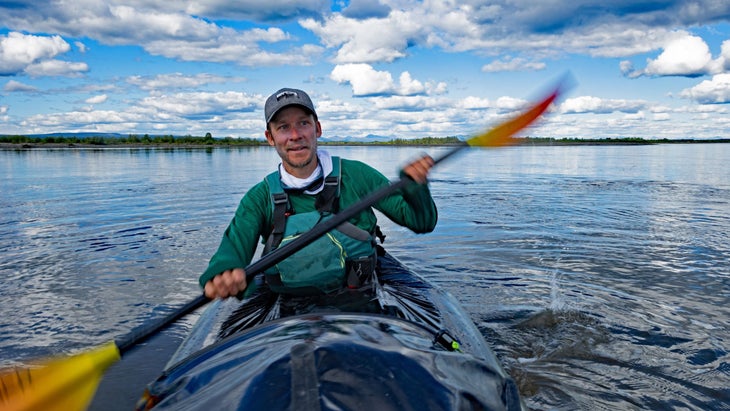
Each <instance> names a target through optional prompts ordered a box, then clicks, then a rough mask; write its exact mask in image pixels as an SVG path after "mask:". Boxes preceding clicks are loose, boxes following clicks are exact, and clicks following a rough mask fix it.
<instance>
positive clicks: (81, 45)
mask: <svg viewBox="0 0 730 411" xmlns="http://www.w3.org/2000/svg"><path fill="white" fill-rule="evenodd" d="M74 46H76V48H77V49H78V50H79V53H82V54H83V53H86V52H87V51H88V50H89V49H88V47H86V44H84V43H82V42H80V41H74Z"/></svg>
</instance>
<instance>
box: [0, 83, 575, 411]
mask: <svg viewBox="0 0 730 411" xmlns="http://www.w3.org/2000/svg"><path fill="white" fill-rule="evenodd" d="M561 92H562V90H561V87H557V88H556V89H555V90H554V91H553V92H551V93H550V94H549V95H548V96H547V97H545V98H544V99H542V100H541V101H539V102H538V103H537V104H535V105H534V106H532V107H531V108H530V109H529V110H527V111H526V112H524V113H523V114H521V115H519V116H517V117H515V118H512V119H510V120H508V121H505V122H503V123H501V124H499V125H497V126H496V127H494V128H493V129H491V130H489V131H487V132H485V133H483V134H480V135H478V136H475V137H473V138H471V139H469V140H467V141H466V142H464V143H463V144H459V145H457V146H455V147H454V148H452V149H451V150H449V151H447V152H446V153H444V154H443V155H441V156H440V157H438V158H435V159H434V161H435V163H436V164H438V163H440V162H442V161H444V160H446V159H447V158H449V157H451V156H452V155H454V154H456V153H457V152H459V151H461V150H462V149H463V148H465V147H470V146H471V147H499V146H504V145H508V144H512V143H515V142H516V140H515V139H514V138H513V136H514V134H515V133H517V132H518V131H520V130H522V129H523V128H525V127H527V126H528V125H529V124H531V123H532V122H533V121H534V120H535V119H537V118H538V117H539V116H540V115H541V114H542V113H543V112H544V111H545V110H546V109H547V108H548V107H549V106H550V104H551V103H552V102H553V101H554V100H555V99H556V98H557V97H558V96H559V95H560V94H561ZM411 183H412V180H411V179H410V178H407V177H405V178H401V179H400V180H398V181H396V182H394V183H391V184H390V185H387V186H384V187H383V188H381V189H379V190H377V191H375V192H373V193H371V194H370V195H368V196H366V197H364V198H362V199H361V200H360V201H358V202H357V203H355V204H354V205H352V206H350V207H348V208H347V209H345V210H343V211H341V212H340V213H338V214H336V215H334V216H333V217H332V218H331V219H329V220H327V221H325V222H323V223H320V224H317V225H316V226H314V227H313V228H312V229H311V230H310V231H308V232H306V233H304V234H302V235H301V236H299V237H298V238H297V239H295V240H293V241H291V242H289V243H287V244H285V245H283V246H281V247H279V248H277V249H275V250H274V251H272V252H271V253H269V254H267V255H265V256H263V257H262V258H260V259H259V260H257V261H256V262H254V263H252V264H250V265H249V266H248V267H246V268H245V271H246V279H247V281H248V282H249V283H251V281H253V277H254V276H255V275H257V274H258V273H261V272H262V271H264V270H265V269H267V268H268V267H270V266H272V265H274V264H277V263H278V262H280V261H282V260H283V259H285V258H287V257H289V256H290V255H292V254H294V253H295V252H297V251H299V250H300V249H302V248H304V247H305V246H306V245H307V244H309V243H310V242H312V241H314V240H316V239H317V238H319V237H321V236H323V235H324V234H326V233H327V232H329V231H331V230H332V229H334V228H335V227H337V226H339V225H340V224H342V223H344V222H345V221H347V220H349V219H350V218H352V217H354V216H355V215H357V214H358V213H360V212H362V211H363V210H365V209H366V208H368V207H370V206H372V205H373V204H375V203H376V202H378V201H380V200H381V199H383V198H385V197H387V196H389V195H391V194H393V193H395V192H396V191H397V190H400V189H402V188H403V187H405V186H406V185H407V184H411ZM208 301H209V299H208V298H207V297H205V296H204V295H201V296H199V297H197V298H196V299H194V300H193V301H190V302H189V303H187V304H186V305H184V306H183V307H180V308H178V309H176V310H175V311H174V312H173V313H171V314H169V315H167V316H166V317H164V318H161V319H159V320H156V321H153V322H150V323H148V324H146V325H143V326H142V327H140V328H138V329H135V330H133V331H132V332H130V333H128V334H127V335H125V336H123V337H121V338H120V339H117V340H116V341H113V342H109V343H107V344H104V345H102V346H100V347H97V348H94V349H91V350H88V351H86V352H83V353H80V354H76V355H73V356H69V357H62V358H56V359H51V360H46V361H43V362H40V363H38V365H37V366H36V367H27V368H21V367H16V368H12V369H10V370H5V371H4V372H2V373H0V408H2V409H3V410H59V411H70V410H83V409H86V407H87V406H88V404H89V402H90V401H91V399H92V398H93V395H94V392H95V391H96V387H97V385H98V384H99V381H100V380H101V378H102V376H103V373H104V371H106V369H107V368H108V367H109V366H111V365H112V364H114V363H115V362H116V361H118V360H119V359H120V358H121V355H122V354H124V353H125V352H127V351H129V350H130V349H132V348H133V347H134V346H136V345H137V344H139V343H141V342H143V341H145V340H146V339H147V338H149V337H150V336H152V335H154V334H156V333H157V332H159V331H160V330H162V329H164V328H165V327H167V326H168V325H169V324H171V323H173V322H175V321H177V320H178V319H179V318H180V317H183V316H185V315H187V314H189V313H191V312H193V311H194V310H196V309H197V308H199V307H201V306H203V305H204V304H206V303H207V302H208Z"/></svg>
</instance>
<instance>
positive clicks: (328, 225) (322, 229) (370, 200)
mask: <svg viewBox="0 0 730 411" xmlns="http://www.w3.org/2000/svg"><path fill="white" fill-rule="evenodd" d="M465 147H469V145H468V144H467V143H463V144H459V145H457V146H455V147H453V148H452V149H451V150H449V151H447V152H446V153H444V154H442V155H441V156H439V157H437V158H435V159H434V166H435V165H436V164H438V163H440V162H442V161H444V160H446V159H447V158H449V157H451V156H452V155H454V154H456V153H457V152H459V151H460V150H461V149H463V148H465ZM411 183H413V180H411V179H410V178H409V177H401V178H400V179H399V180H398V181H396V182H393V183H391V184H389V185H387V186H384V187H382V188H380V189H378V190H376V191H373V192H372V193H370V194H368V195H367V196H365V197H363V198H362V199H360V201H358V202H357V203H355V204H353V205H351V206H349V207H347V208H346V209H344V210H342V211H341V212H339V213H337V214H334V215H333V216H332V218H330V219H329V220H326V221H323V222H321V223H319V224H317V225H315V226H314V227H312V229H310V230H309V231H307V232H305V233H304V234H302V235H300V236H299V237H297V238H296V239H294V240H292V241H290V242H288V243H286V244H284V245H282V246H281V247H279V248H276V249H274V250H273V251H271V252H270V253H268V254H266V255H264V256H262V257H261V258H260V259H258V260H256V261H255V262H253V263H251V264H249V265H248V266H247V267H246V268H245V269H244V270H245V271H246V282H247V283H249V284H251V282H252V281H253V279H254V277H255V276H256V275H257V274H258V273H261V272H263V271H264V270H266V269H267V268H269V267H271V266H273V265H275V264H277V263H279V262H281V261H283V260H284V259H285V258H287V257H289V256H291V255H292V254H294V253H296V252H297V251H299V250H301V249H302V248H304V247H306V246H307V245H308V244H310V243H311V242H312V241H314V240H316V239H318V238H319V237H322V236H323V235H325V234H327V233H328V232H330V231H332V230H334V229H335V228H337V226H339V225H340V224H342V223H344V222H345V221H347V220H349V219H350V218H352V217H355V216H356V215H357V214H359V213H361V212H362V211H364V210H365V209H367V208H368V207H371V206H372V205H373V204H375V203H377V202H378V201H380V200H382V199H384V198H385V197H388V196H389V195H391V194H393V193H395V192H396V191H398V190H400V189H402V188H404V187H405V186H407V185H408V184H411ZM209 301H210V298H208V297H206V296H205V295H200V296H198V297H197V298H195V299H194V300H192V301H190V302H188V303H187V304H185V305H184V306H182V307H180V308H177V309H176V310H175V311H174V312H172V313H170V314H168V315H167V316H165V317H162V318H160V319H158V320H156V321H151V322H149V323H147V324H145V325H143V326H141V327H139V328H136V329H134V330H132V331H131V332H129V333H127V334H126V335H124V336H122V337H120V338H118V339H116V340H115V344H116V345H117V348H118V349H119V353H120V354H124V353H125V352H127V351H129V350H131V349H132V348H134V346H136V345H137V344H140V343H142V342H144V341H145V340H147V339H148V338H150V337H151V336H152V335H154V334H156V333H157V332H159V331H161V330H162V329H164V328H166V327H167V326H169V325H170V324H172V323H174V322H175V321H177V320H179V319H180V318H182V317H184V316H186V315H188V314H190V313H191V312H193V311H195V310H197V309H198V308H200V307H202V306H203V305H205V304H207V303H208V302H209Z"/></svg>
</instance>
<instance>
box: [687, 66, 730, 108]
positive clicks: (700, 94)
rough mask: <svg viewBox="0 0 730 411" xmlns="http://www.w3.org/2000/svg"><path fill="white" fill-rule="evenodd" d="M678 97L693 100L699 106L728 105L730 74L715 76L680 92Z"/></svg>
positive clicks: (729, 98)
mask: <svg viewBox="0 0 730 411" xmlns="http://www.w3.org/2000/svg"><path fill="white" fill-rule="evenodd" d="M680 97H683V98H686V99H690V100H694V101H696V102H698V103H700V104H728V103H730V73H723V74H716V75H714V76H713V77H712V79H711V80H704V81H702V82H701V83H700V84H698V85H696V86H694V87H692V88H688V89H684V90H682V92H681V93H680Z"/></svg>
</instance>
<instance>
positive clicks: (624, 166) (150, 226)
mask: <svg viewBox="0 0 730 411" xmlns="http://www.w3.org/2000/svg"><path fill="white" fill-rule="evenodd" d="M326 149H327V150H328V151H330V152H331V153H332V154H335V155H341V156H343V157H347V158H353V159H358V160H362V161H365V162H367V163H369V164H371V165H373V166H375V167H376V168H378V169H380V170H381V171H382V172H383V173H384V174H385V175H386V176H388V177H390V178H394V177H396V176H397V170H398V167H399V166H402V165H403V164H405V163H406V162H407V161H408V160H409V159H412V158H414V157H415V156H416V155H418V154H420V153H421V152H424V151H425V152H429V153H432V154H436V153H438V152H440V151H443V150H444V148H429V147H426V148H415V147H397V148H395V147H327V148H326ZM728 159H730V144H660V145H646V146H618V145H616V146H613V145H600V146H534V147H530V146H518V147H508V148H501V149H472V150H467V151H466V152H464V153H461V154H459V155H458V156H457V157H456V158H453V159H450V160H449V161H448V162H445V163H444V164H441V165H439V166H438V167H437V168H436V169H435V170H434V172H433V173H432V178H431V190H432V193H433V196H434V199H435V201H436V204H437V206H438V208H439V224H438V226H437V228H436V230H435V231H434V232H433V233H431V234H427V235H415V234H412V233H410V232H408V231H407V230H405V229H402V228H400V227H398V226H395V225H394V224H392V223H390V222H388V221H387V220H384V218H381V226H382V227H383V230H384V231H385V232H386V234H387V236H388V237H387V240H386V243H385V247H386V248H387V249H388V250H389V251H390V252H391V253H393V254H394V255H396V256H397V257H398V258H399V259H400V260H402V261H403V262H404V263H406V264H407V265H409V266H411V267H412V268H414V269H415V270H416V271H417V272H420V273H421V274H423V275H424V276H426V277H427V278H429V279H431V280H432V281H433V282H435V283H437V284H438V285H440V286H441V287H443V288H445V289H447V290H448V291H450V292H451V293H452V294H454V296H455V297H456V298H457V299H458V300H459V301H460V302H461V303H462V304H463V306H464V308H465V309H466V310H467V312H468V313H469V314H470V316H471V318H472V320H473V321H474V322H475V323H476V324H477V326H478V327H479V329H480V330H481V331H482V333H483V335H484V337H485V339H486V340H487V341H488V342H489V344H490V345H491V347H492V348H493V350H494V351H495V353H496V354H497V356H498V357H499V359H500V360H501V361H502V363H503V365H504V367H505V369H506V370H507V371H508V372H509V373H510V374H511V375H512V376H513V377H514V378H515V380H516V381H517V383H518V386H519V388H520V391H521V393H522V395H523V398H524V399H525V402H526V404H527V405H528V406H529V407H530V408H532V409H536V410H576V409H585V410H594V409H629V410H631V409H636V410H640V409H692V410H708V409H710V410H715V409H716V410H721V409H730V353H728V350H730V235H729V234H728V233H730V167H727V165H726V163H727V160H728ZM276 164H277V159H276V153H275V152H274V151H273V150H272V149H270V148H268V147H259V148H231V149H227V148H213V149H208V150H206V149H141V148H139V149H138V148H118V149H115V148H105V149H32V150H2V151H0V176H2V178H1V179H0V193H1V194H2V195H0V256H2V258H1V259H0V277H2V279H3V280H2V288H1V289H0V364H2V365H17V364H23V363H24V362H25V361H28V360H30V359H35V358H43V357H47V356H53V355H59V354H63V353H68V352H75V351H78V350H83V349H86V348H90V347H93V346H95V345H98V344H102V343H104V342H107V341H109V340H112V339H114V338H116V337H118V336H121V335H124V334H126V333H127V332H129V331H130V330H132V329H133V328H134V327H136V326H138V325H140V324H144V323H145V322H146V321H149V320H150V319H152V318H158V317H159V316H160V315H162V314H166V313H168V312H170V311H171V310H173V309H174V308H176V307H178V306H180V305H182V304H184V303H186V302H187V301H189V300H191V299H193V298H194V297H196V296H197V295H199V293H200V288H199V286H198V284H197V277H198V275H199V274H200V273H201V272H202V271H203V270H204V269H205V267H206V265H207V261H208V259H209V258H210V256H211V254H212V253H213V252H214V251H215V249H216V247H217V245H218V241H219V239H220V237H221V235H222V232H223V230H224V229H225V227H226V225H227V223H228V221H229V220H230V218H231V217H232V215H233V212H234V210H235V207H236V205H237V204H238V201H239V200H240V198H241V196H242V195H243V194H244V193H245V192H246V190H247V189H248V188H249V187H251V186H252V185H253V184H255V183H257V182H258V181H260V180H261V179H262V178H263V176H264V175H265V174H266V173H268V172H270V171H271V170H273V169H274V167H275V165H276ZM195 318H196V315H191V316H188V317H187V318H185V319H183V320H181V321H179V322H178V323H176V324H174V325H173V326H171V327H170V328H169V329H167V330H166V331H164V332H162V333H160V335H159V336H157V337H156V338H153V339H152V340H151V341H149V342H148V343H146V344H144V345H143V346H141V347H139V348H137V349H136V350H134V351H132V352H131V353H129V354H128V355H127V356H125V357H124V358H123V359H122V360H121V361H120V362H119V363H117V364H116V365H114V366H113V367H112V368H111V369H110V370H109V371H108V372H107V373H106V375H105V377H104V379H103V381H102V383H101V385H100V387H99V390H98V392H97V395H96V397H95V399H94V401H93V403H92V405H91V409H92V410H129V409H132V408H133V406H134V403H135V401H136V399H137V398H138V397H139V395H140V394H141V392H142V390H143V389H144V387H145V385H146V384H147V383H148V382H150V381H151V380H152V379H154V378H155V377H156V375H157V374H158V373H159V372H160V371H161V369H162V367H164V365H165V363H166V361H167V360H168V358H169V357H170V355H171V354H172V353H173V352H174V350H175V348H176V346H177V345H178V344H179V343H180V342H181V340H182V338H183V337H184V336H185V335H186V333H187V332H188V331H189V330H190V328H191V326H192V324H193V323H194V321H195Z"/></svg>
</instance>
